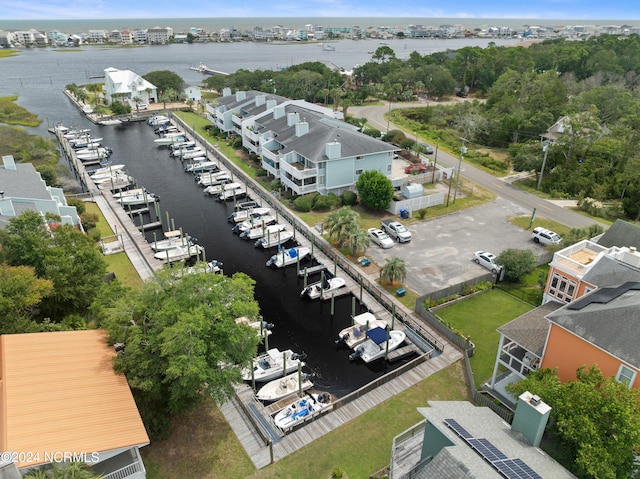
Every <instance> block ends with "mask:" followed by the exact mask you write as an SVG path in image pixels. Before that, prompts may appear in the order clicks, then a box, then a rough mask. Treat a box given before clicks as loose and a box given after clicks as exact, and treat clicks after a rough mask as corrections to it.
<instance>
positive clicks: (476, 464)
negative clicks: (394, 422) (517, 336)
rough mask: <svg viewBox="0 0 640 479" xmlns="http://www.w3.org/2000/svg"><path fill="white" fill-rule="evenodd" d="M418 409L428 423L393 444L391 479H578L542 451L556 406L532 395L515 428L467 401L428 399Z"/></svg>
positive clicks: (524, 396)
mask: <svg viewBox="0 0 640 479" xmlns="http://www.w3.org/2000/svg"><path fill="white" fill-rule="evenodd" d="M418 411H419V412H420V414H422V415H423V416H424V417H425V420H424V421H423V422H421V423H418V424H416V425H415V426H413V427H412V428H410V429H409V430H407V431H405V432H403V433H401V434H399V435H398V436H396V437H395V438H394V440H393V446H392V450H391V462H390V466H389V478H390V479H432V478H446V479H473V478H482V479H493V478H495V479H500V478H502V479H503V478H504V477H510V478H554V479H569V478H574V477H575V476H574V475H573V474H571V473H570V472H569V471H567V470H566V469H565V468H564V467H562V466H561V465H560V464H558V463H557V462H556V461H554V460H553V459H552V458H551V457H549V456H548V455H546V454H544V453H543V452H542V451H541V450H540V449H538V445H539V443H540V439H541V437H542V433H543V431H544V427H545V425H546V423H547V420H548V418H549V414H550V411H551V408H550V407H549V406H548V405H546V404H545V403H544V402H542V401H540V400H539V398H536V397H535V396H532V395H531V394H530V393H524V394H522V396H520V398H519V401H518V407H517V408H516V413H515V416H514V419H513V424H512V426H509V424H508V423H506V422H505V421H504V420H502V418H500V417H499V416H497V415H496V414H495V413H494V412H493V411H491V409H489V408H487V407H477V406H474V405H473V404H471V403H469V402H467V401H429V407H421V408H418ZM516 474H518V475H516Z"/></svg>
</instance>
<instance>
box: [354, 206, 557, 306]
mask: <svg viewBox="0 0 640 479" xmlns="http://www.w3.org/2000/svg"><path fill="white" fill-rule="evenodd" d="M529 215H531V211H526V210H524V209H523V208H522V207H520V206H518V205H516V204H515V203H512V202H510V201H507V200H504V199H502V198H498V199H497V200H496V201H494V202H492V203H489V204H486V205H482V206H477V207H473V208H469V209H466V210H464V211H460V212H457V213H453V214H451V215H448V216H443V217H440V218H434V219H428V218H427V219H425V220H423V221H420V220H417V221H416V219H413V220H410V221H403V220H400V221H402V222H403V224H405V226H407V227H408V229H409V230H410V231H411V233H412V234H413V239H412V240H411V241H410V242H408V243H403V244H398V243H396V244H394V246H393V247H392V248H389V249H382V248H380V247H378V246H376V245H374V244H372V245H371V246H370V247H369V249H368V250H367V252H366V255H367V257H369V258H370V259H371V260H372V261H374V262H375V263H376V264H378V265H380V266H383V265H384V264H385V259H386V258H392V257H395V256H397V257H399V258H402V259H403V260H404V261H405V262H406V265H407V272H408V275H407V279H406V280H405V281H404V284H405V286H406V287H407V288H408V289H412V290H414V291H416V292H417V293H418V294H420V295H422V294H429V293H430V292H434V291H438V290H440V289H443V288H445V287H447V286H451V285H454V284H457V283H461V282H465V281H469V280H471V279H473V278H474V277H476V276H480V275H483V274H485V273H487V272H488V270H486V269H485V268H483V267H481V266H479V265H477V264H476V263H474V262H473V261H472V256H473V253H474V252H476V251H479V250H484V251H490V252H492V253H494V254H496V255H498V254H500V252H502V251H503V250H505V249H507V248H515V249H529V250H531V251H532V252H533V253H534V254H535V255H536V256H538V255H540V254H542V253H543V251H544V248H543V247H542V246H540V245H537V244H535V243H534V242H533V241H532V240H531V233H530V232H528V231H525V230H522V229H520V228H519V227H517V226H514V225H512V224H511V223H510V222H509V221H508V218H509V217H512V216H529ZM372 279H374V278H372Z"/></svg>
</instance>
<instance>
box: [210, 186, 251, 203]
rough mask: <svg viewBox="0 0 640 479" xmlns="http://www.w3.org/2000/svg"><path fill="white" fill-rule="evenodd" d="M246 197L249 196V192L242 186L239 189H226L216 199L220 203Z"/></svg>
mask: <svg viewBox="0 0 640 479" xmlns="http://www.w3.org/2000/svg"><path fill="white" fill-rule="evenodd" d="M245 196H247V190H246V188H245V187H244V186H240V187H239V188H233V189H225V190H224V191H223V192H222V193H220V195H219V196H218V197H217V198H216V199H217V200H218V201H231V200H233V199H234V198H244V197H245Z"/></svg>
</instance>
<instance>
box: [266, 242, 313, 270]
mask: <svg viewBox="0 0 640 479" xmlns="http://www.w3.org/2000/svg"><path fill="white" fill-rule="evenodd" d="M310 253H311V250H310V249H309V248H307V247H305V246H296V247H295V248H289V249H284V248H282V247H280V248H279V251H278V253H276V254H274V255H273V256H272V257H271V258H269V259H268V260H267V263H266V266H268V267H271V268H285V267H287V266H290V265H292V264H297V263H298V262H299V261H302V260H303V259H304V258H306V257H307V256H309V254H310Z"/></svg>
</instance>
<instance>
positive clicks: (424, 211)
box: [417, 208, 427, 220]
mask: <svg viewBox="0 0 640 479" xmlns="http://www.w3.org/2000/svg"><path fill="white" fill-rule="evenodd" d="M417 213H418V218H420V219H421V220H423V219H425V218H426V217H427V209H426V208H420V209H419V210H418V211H417Z"/></svg>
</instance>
